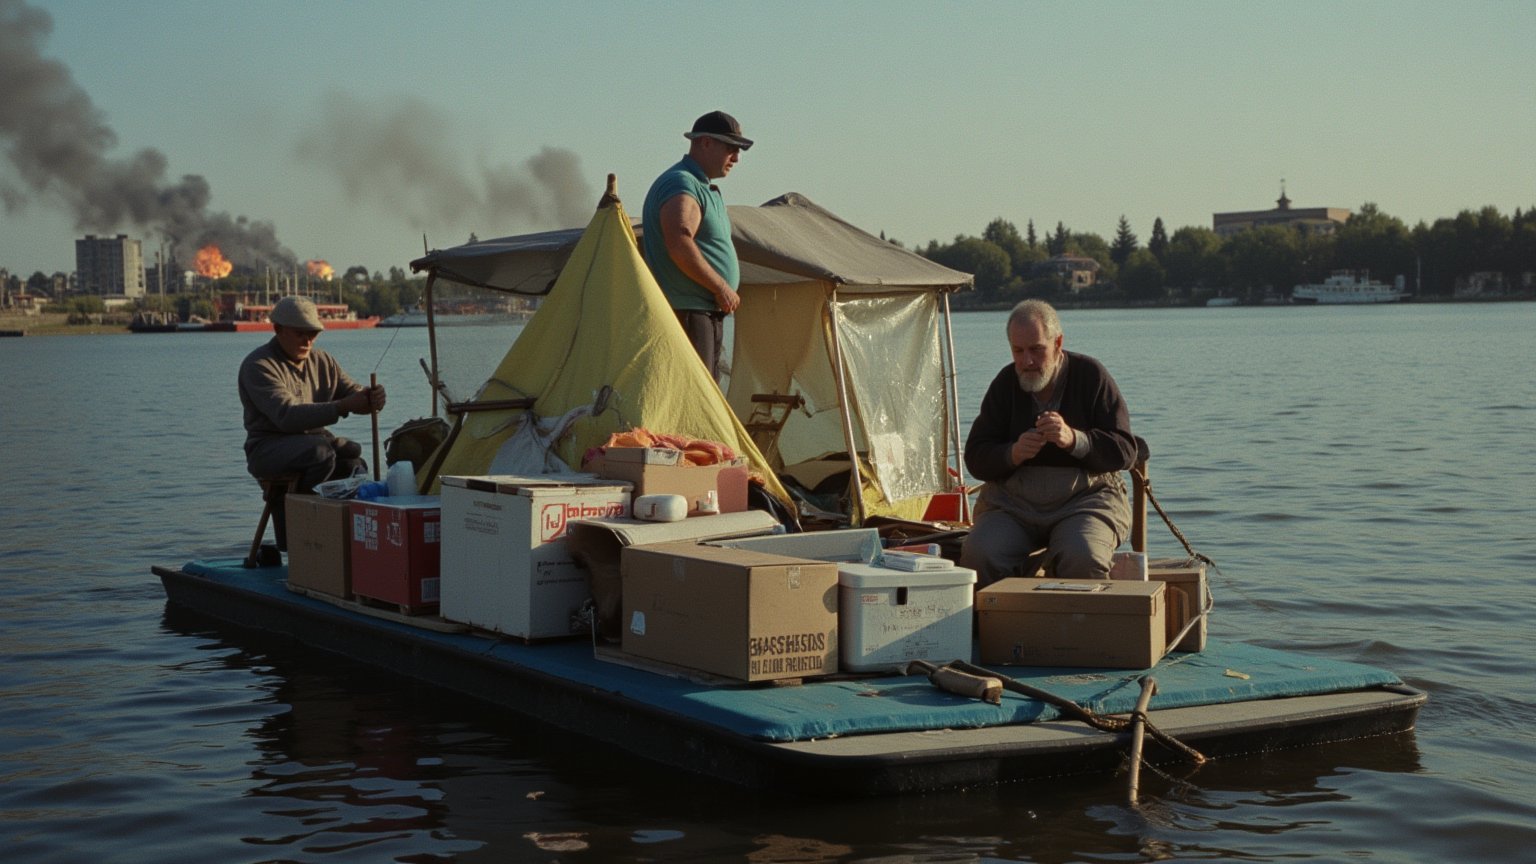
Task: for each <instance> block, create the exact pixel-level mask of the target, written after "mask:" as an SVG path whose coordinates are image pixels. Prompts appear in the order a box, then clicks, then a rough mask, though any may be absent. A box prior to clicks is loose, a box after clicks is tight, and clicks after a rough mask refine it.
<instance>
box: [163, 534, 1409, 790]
mask: <svg viewBox="0 0 1536 864" xmlns="http://www.w3.org/2000/svg"><path fill="white" fill-rule="evenodd" d="M153 571H154V573H155V574H156V575H158V576H159V577H160V579H161V581H162V582H163V584H164V587H165V591H166V596H167V598H168V600H169V602H170V604H172V606H173V607H179V608H183V609H186V610H191V611H193V612H195V613H199V614H201V615H203V616H207V617H210V618H213V619H216V620H217V621H220V622H223V623H225V624H229V625H234V626H237V627H239V628H242V629H245V630H249V631H257V632H262V633H266V634H271V635H276V636H280V637H283V638H285V639H291V640H293V641H295V642H297V643H299V644H302V645H304V646H307V647H309V648H313V649H318V650H322V651H326V652H329V653H332V654H335V655H339V656H341V657H346V658H350V659H351V660H354V661H357V662H360V663H364V664H368V665H371V666H377V667H380V668H383V669H385V670H388V671H390V672H392V673H395V674H400V675H404V676H407V677H409V678H412V679H416V680H419V681H422V682H425V683H427V684H430V685H435V686H438V687H443V688H446V689H449V690H452V691H456V692H459V693H463V694H466V695H468V696H471V697H474V698H476V699H478V700H482V701H485V702H488V703H492V704H495V705H498V706H501V707H504V708H507V709H510V710H512V711H514V712H516V713H519V714H523V715H527V716H529V717H532V718H534V719H536V720H539V721H543V722H546V723H550V724H552V725H555V726H557V727H559V728H560V729H562V730H566V731H568V732H571V733H574V734H578V735H581V736H585V737H588V738H591V739H594V740H596V741H600V742H603V743H606V744H609V745H612V746H614V747H617V748H619V749H621V750H624V751H627V752H629V753H632V754H634V755H636V756H639V757H642V758H645V759H649V760H653V761H656V762H660V763H664V764H666V765H669V766H672V767H675V768H678V769H682V770H685V771H689V772H693V773H697V774H702V775H707V776H711V777H715V778H718V779H721V780H724V781H728V782H730V783H734V784H739V785H742V786H747V787H752V788H759V789H789V790H795V791H798V792H801V793H810V794H816V795H887V794H899V793H910V792H922V791H929V790H938V789H946V788H956V787H966V786H978V785H989V784H996V783H1003V782H1008V781H1014V780H1023V779H1028V778H1036V777H1045V776H1054V775H1062V774H1086V773H1095V772H1104V771H1111V770H1114V769H1115V768H1116V767H1117V766H1119V765H1120V764H1121V763H1122V762H1123V760H1124V751H1125V750H1126V748H1127V744H1128V741H1129V739H1130V737H1131V736H1130V734H1129V733H1107V732H1100V731H1097V730H1094V729H1092V728H1089V727H1088V726H1086V725H1084V724H1082V723H1079V722H1075V721H1070V720H1067V719H1065V718H1063V716H1062V714H1061V712H1060V710H1059V709H1057V708H1055V707H1053V706H1051V705H1049V704H1047V703H1045V702H1043V701H1040V700H1037V699H1033V698H1027V697H1024V696H1021V695H1019V694H1018V693H1014V692H1005V693H1003V694H1002V698H1001V700H1000V702H999V704H995V705H994V704H990V703H988V702H986V701H981V700H975V699H967V698H964V697H961V696H956V695H954V694H951V693H946V692H944V691H942V690H938V689H936V688H935V687H933V686H932V685H931V684H930V683H929V682H928V680H927V678H926V677H925V676H921V675H913V676H905V677H903V676H895V677H843V678H834V679H807V680H806V681H805V682H804V683H803V684H801V685H798V686H763V685H744V684H722V683H719V682H713V681H711V682H705V681H702V680H700V679H698V678H696V677H695V678H688V677H679V676H677V675H673V674H666V673H665V672H663V671H657V670H653V669H643V668H634V667H632V666H629V665H621V664H620V663H616V662H611V660H613V659H615V658H611V657H610V658H607V659H605V658H604V657H603V656H602V654H603V653H604V652H603V649H601V648H597V649H595V648H594V646H593V645H592V644H590V643H588V642H584V641H560V642H547V643H536V644H524V643H522V642H518V641H510V640H506V639H501V638H497V637H495V636H494V635H492V634H482V633H478V632H468V631H465V630H462V629H460V630H458V631H457V632H455V629H454V628H452V627H446V628H439V629H431V628H429V627H424V626H422V624H423V623H428V622H431V621H438V622H440V621H441V619H421V620H419V621H415V622H413V621H412V620H410V619H406V618H404V617H403V616H393V615H389V614H385V613H381V612H379V611H377V610H365V609H359V608H356V607H355V604H351V605H352V606H353V608H347V606H345V605H337V604H335V603H332V602H327V601H326V600H322V599H317V598H313V597H309V596H305V595H301V594H298V593H295V592H293V591H290V590H288V588H287V584H286V575H287V569H286V567H268V568H259V569H245V568H244V567H242V562H241V560H240V559H237V558H230V559H220V560H209V561H195V562H190V563H187V564H185V565H182V566H180V567H154V568H153ZM956 659H962V660H969V659H971V658H956ZM997 671H998V672H999V673H1000V674H1003V675H1006V676H1008V677H1010V678H1012V679H1014V680H1016V681H1019V682H1022V683H1024V684H1028V685H1030V686H1033V687H1036V688H1039V689H1041V690H1046V691H1049V692H1050V693H1053V694H1056V695H1059V696H1061V697H1065V698H1066V699H1070V700H1072V701H1073V702H1076V703H1077V704H1078V705H1081V706H1083V707H1084V708H1087V709H1088V710H1090V711H1092V712H1093V713H1095V714H1100V715H1111V714H1130V713H1131V712H1133V711H1134V710H1135V709H1136V706H1137V701H1138V699H1139V697H1140V696H1141V685H1140V681H1141V679H1142V678H1144V677H1146V676H1153V677H1155V678H1156V680H1157V693H1156V697H1155V698H1154V699H1153V700H1152V710H1150V711H1148V712H1147V718H1148V720H1149V721H1150V722H1151V723H1152V724H1155V726H1156V727H1158V728H1159V729H1161V730H1162V731H1163V732H1165V733H1167V734H1169V735H1172V736H1175V737H1177V738H1178V739H1179V740H1180V741H1182V742H1184V743H1185V744H1188V745H1190V746H1193V747H1196V748H1198V749H1199V750H1200V751H1201V752H1202V753H1204V754H1205V755H1206V756H1208V757H1222V756H1232V755H1236V754H1246V753H1256V752H1263V751H1269V750H1277V749H1283V748H1289V747H1297V746H1304V745H1309V744H1317V743H1325V742H1331V741H1342V740H1348V739H1352V738H1359V737H1366V736H1372V735H1385V734H1391V733H1399V732H1405V731H1408V730H1411V729H1412V728H1413V725H1414V721H1415V718H1416V716H1417V714H1418V710H1419V707H1420V706H1421V705H1422V704H1423V703H1424V701H1425V698H1426V697H1425V695H1424V694H1423V693H1422V692H1421V691H1418V690H1415V689H1413V688H1411V687H1408V686H1406V685H1404V684H1403V683H1402V682H1401V681H1400V680H1399V679H1398V678H1397V677H1396V676H1394V675H1392V674H1391V673H1389V672H1386V671H1383V670H1379V669H1375V668H1372V667H1369V666H1363V665H1359V664H1355V663H1346V662H1340V661H1335V660H1327V659H1322V658H1316V657H1309V656H1303V655H1300V654H1295V653H1291V652H1285V651H1277V650H1273V649H1268V648H1261V647H1256V646H1252V645H1245V644H1239V643H1228V642H1220V641H1215V640H1212V641H1210V642H1209V643H1208V644H1207V647H1206V649H1205V650H1204V651H1202V652H1200V653H1196V654H1171V655H1169V656H1168V657H1167V658H1165V659H1164V660H1163V661H1162V662H1160V663H1158V664H1157V666H1155V667H1154V668H1153V669H1151V670H1126V671H1119V670H1100V669H1049V668H1030V667H998V669H997ZM1144 755H1145V757H1146V758H1147V759H1148V760H1149V761H1150V762H1153V763H1158V762H1173V761H1179V760H1180V759H1181V757H1180V756H1179V755H1178V754H1175V753H1173V752H1172V751H1170V750H1167V749H1165V748H1163V747H1162V745H1159V744H1157V743H1155V742H1154V741H1152V740H1150V739H1149V740H1148V741H1147V742H1146V750H1145V753H1144Z"/></svg>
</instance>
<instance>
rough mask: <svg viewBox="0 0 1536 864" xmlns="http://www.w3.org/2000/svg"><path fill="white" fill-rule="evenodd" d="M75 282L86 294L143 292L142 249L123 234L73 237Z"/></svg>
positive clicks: (137, 293) (136, 242) (131, 295)
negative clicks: (74, 239)
mask: <svg viewBox="0 0 1536 864" xmlns="http://www.w3.org/2000/svg"><path fill="white" fill-rule="evenodd" d="M75 274H76V276H75V278H76V283H75V284H76V286H77V287H78V288H79V290H80V291H82V292H84V293H86V294H121V295H123V296H124V297H143V296H144V253H143V250H142V248H141V246H140V244H139V241H137V240H134V239H132V238H130V237H129V236H128V235H127V234H119V235H117V236H116V237H97V236H95V235H92V234H87V235H85V237H83V238H82V239H79V240H76V241H75Z"/></svg>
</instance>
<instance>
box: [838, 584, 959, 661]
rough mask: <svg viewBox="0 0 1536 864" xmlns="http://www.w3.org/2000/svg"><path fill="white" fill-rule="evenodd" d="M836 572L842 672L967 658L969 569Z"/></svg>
mask: <svg viewBox="0 0 1536 864" xmlns="http://www.w3.org/2000/svg"><path fill="white" fill-rule="evenodd" d="M837 569H838V621H837V623H838V630H839V631H840V633H839V638H838V646H839V648H838V650H839V655H840V656H839V660H840V666H841V668H843V669H845V670H850V671H854V672H874V671H883V670H889V669H894V668H899V667H901V666H904V665H905V664H906V663H907V661H909V660H928V661H930V662H933V663H946V662H948V661H950V660H966V661H969V660H970V659H971V607H972V594H973V586H974V585H975V584H976V572H975V571H974V570H967V569H965V568H963V567H951V568H949V569H947V570H926V571H917V572H910V571H905V570H893V569H891V568H889V567H877V566H874V565H871V564H839V565H838V567H837Z"/></svg>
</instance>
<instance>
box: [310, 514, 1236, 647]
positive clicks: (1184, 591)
mask: <svg viewBox="0 0 1536 864" xmlns="http://www.w3.org/2000/svg"><path fill="white" fill-rule="evenodd" d="M289 530H292V529H289ZM289 543H290V545H291V544H292V541H289ZM1147 578H1148V579H1155V580H1157V581H1159V582H1163V583H1165V584H1166V585H1167V586H1168V639H1169V641H1172V640H1173V637H1175V636H1177V635H1179V631H1180V630H1183V629H1184V625H1186V624H1188V623H1189V621H1190V619H1191V618H1194V617H1196V616H1197V615H1199V614H1200V610H1201V609H1202V608H1204V606H1205V594H1206V585H1205V565H1204V564H1202V563H1201V562H1199V561H1196V560H1194V559H1192V558H1153V559H1150V560H1149V561H1148V562H1147ZM1207 623H1208V619H1206V618H1201V619H1200V623H1198V624H1196V625H1195V626H1194V627H1191V628H1190V630H1189V633H1187V634H1186V635H1185V636H1184V638H1183V639H1181V640H1179V644H1177V645H1175V646H1173V650H1175V651H1204V650H1205V634H1206V631H1207V629H1208V628H1207V627H1206V624H1207Z"/></svg>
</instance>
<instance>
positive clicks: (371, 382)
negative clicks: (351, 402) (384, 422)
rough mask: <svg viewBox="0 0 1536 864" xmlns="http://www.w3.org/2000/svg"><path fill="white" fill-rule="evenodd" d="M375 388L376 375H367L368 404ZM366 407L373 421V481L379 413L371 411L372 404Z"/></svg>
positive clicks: (374, 373)
mask: <svg viewBox="0 0 1536 864" xmlns="http://www.w3.org/2000/svg"><path fill="white" fill-rule="evenodd" d="M377 386H379V375H378V373H377V372H370V373H368V401H369V402H370V403H372V402H373V388H375V387H377ZM368 407H369V409H370V410H369V411H368V416H369V418H370V419H372V420H373V479H375V480H377V479H379V412H377V411H374V410H372V408H373V405H372V404H369V406H368Z"/></svg>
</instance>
